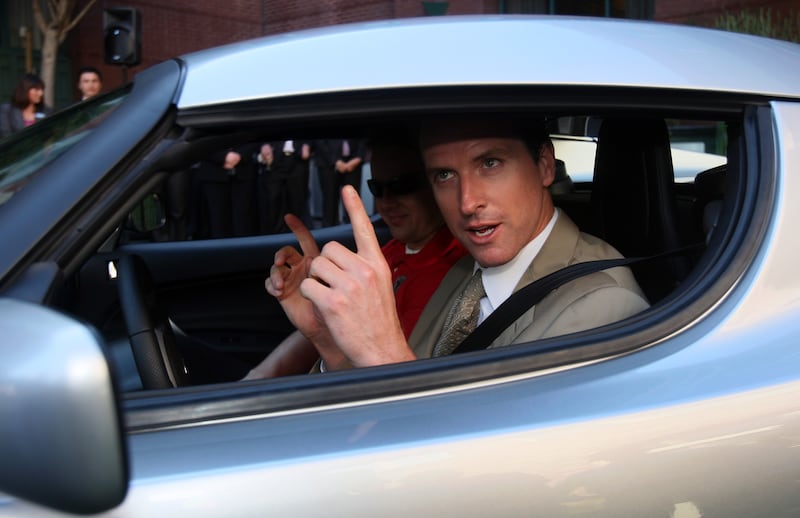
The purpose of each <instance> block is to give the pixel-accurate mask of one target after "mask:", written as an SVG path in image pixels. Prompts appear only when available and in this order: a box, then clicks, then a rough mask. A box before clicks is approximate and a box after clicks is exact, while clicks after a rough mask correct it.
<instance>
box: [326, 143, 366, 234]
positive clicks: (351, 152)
mask: <svg viewBox="0 0 800 518" xmlns="http://www.w3.org/2000/svg"><path fill="white" fill-rule="evenodd" d="M365 154H366V149H365V145H364V142H363V141H361V140H355V139H326V140H318V141H317V142H316V143H315V145H314V160H315V161H316V164H317V170H318V174H319V182H320V188H321V190H322V226H324V227H330V226H333V225H338V224H339V222H340V219H339V193H340V191H341V189H342V187H344V186H345V185H352V186H353V187H354V188H355V189H356V191H359V190H360V189H359V188H360V187H361V170H362V168H363V165H364V161H365ZM345 219H346V218H345Z"/></svg>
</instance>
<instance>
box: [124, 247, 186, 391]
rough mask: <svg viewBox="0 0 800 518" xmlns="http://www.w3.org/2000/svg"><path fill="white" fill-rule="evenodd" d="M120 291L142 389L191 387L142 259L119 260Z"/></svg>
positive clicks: (147, 269)
mask: <svg viewBox="0 0 800 518" xmlns="http://www.w3.org/2000/svg"><path fill="white" fill-rule="evenodd" d="M117 288H118V290H119V300H120V304H121V306H122V314H123V316H124V317H125V325H126V327H127V329H128V338H129V339H130V342H131V348H132V349H133V359H134V360H135V361H136V368H137V370H138V371H139V376H140V377H141V378H142V386H143V387H144V388H145V389H159V388H171V387H179V386H182V385H188V384H189V383H188V382H189V374H188V371H187V370H186V366H185V365H184V362H183V359H182V358H181V355H180V354H179V352H178V347H177V344H176V342H175V335H174V333H173V332H172V327H171V326H170V323H169V319H168V318H167V315H166V313H165V312H164V311H163V309H162V308H161V307H160V306H159V305H158V303H157V299H156V290H155V284H154V282H153V277H152V275H151V274H150V269H149V268H148V267H147V264H145V262H144V260H143V259H142V258H141V257H139V256H138V255H130V254H126V255H123V256H121V257H120V258H119V260H118V261H117Z"/></svg>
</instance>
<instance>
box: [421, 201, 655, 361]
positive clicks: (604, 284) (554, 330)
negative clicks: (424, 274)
mask: <svg viewBox="0 0 800 518" xmlns="http://www.w3.org/2000/svg"><path fill="white" fill-rule="evenodd" d="M618 257H622V256H621V255H620V254H619V252H617V251H616V250H615V249H614V248H613V247H612V246H611V245H609V244H608V243H606V242H605V241H603V240H601V239H598V238H596V237H594V236H590V235H589V234H584V233H582V232H580V231H579V230H578V227H577V226H576V225H575V223H573V222H572V220H571V219H569V217H567V215H566V214H565V213H564V212H563V211H561V212H559V215H558V219H557V220H556V224H555V226H554V227H553V230H552V232H551V233H550V235H549V236H548V238H547V240H546V241H545V243H544V245H543V246H542V249H541V250H540V251H539V253H538V254H537V256H536V258H535V259H534V260H533V262H532V263H531V264H530V266H529V267H528V269H527V270H526V272H525V274H523V276H522V279H520V281H519V283H518V284H517V286H516V288H515V289H514V291H517V290H519V289H520V288H522V287H523V286H525V285H527V284H529V283H531V282H533V281H535V280H536V279H539V278H541V277H543V276H545V275H547V274H549V273H552V272H555V271H556V270H560V269H561V268H564V267H565V266H568V265H570V264H574V263H582V262H586V261H594V260H597V259H613V258H618ZM473 265H474V260H473V259H472V258H471V257H470V256H467V257H464V258H463V259H461V260H460V261H459V262H457V263H456V264H455V265H453V267H452V268H451V269H450V271H449V272H448V273H447V275H446V276H445V277H444V279H443V280H442V283H441V284H440V285H439V288H438V289H437V290H436V291H435V292H434V294H433V296H432V297H431V300H430V301H429V302H428V304H427V306H425V309H424V310H423V311H422V315H421V316H420V319H419V321H418V322H417V325H416V326H415V327H414V331H413V332H412V333H411V336H410V337H409V344H410V345H411V348H412V349H413V350H414V353H415V354H416V355H417V358H430V357H431V354H432V351H433V346H434V345H435V344H436V341H437V340H438V338H439V335H440V333H441V330H442V327H443V326H444V321H445V318H446V317H447V313H448V312H449V310H450V305H451V304H452V302H453V301H455V300H456V297H457V296H458V294H459V293H461V291H462V290H463V289H464V286H466V284H467V281H468V280H469V278H470V276H471V275H472V271H473ZM648 306H649V304H648V302H647V298H646V297H645V295H644V293H643V292H642V290H641V289H640V288H639V285H638V284H637V283H636V279H634V277H633V274H632V273H631V271H630V269H628V268H612V269H608V270H603V271H601V272H596V273H592V274H589V275H584V276H583V277H579V278H578V279H575V280H573V281H571V282H569V283H567V284H564V285H562V286H561V287H559V288H557V289H555V290H554V291H553V292H552V293H550V294H549V295H547V296H546V297H545V298H544V299H542V300H541V302H539V304H537V305H536V306H533V307H532V308H531V309H529V310H528V311H526V312H525V313H524V314H523V315H522V316H521V317H520V318H519V319H517V320H516V321H515V322H514V323H513V324H512V325H511V326H510V327H509V328H508V329H506V330H505V331H504V332H503V333H501V334H500V336H499V337H497V339H496V340H495V341H494V342H492V344H491V346H490V347H501V346H504V345H509V344H515V343H522V342H528V341H532V340H537V339H540V338H547V337H551V336H558V335H563V334H567V333H574V332H577V331H583V330H585V329H591V328H593V327H599V326H602V325H605V324H610V323H612V322H616V321H618V320H622V319H624V318H626V317H629V316H631V315H634V314H636V313H639V312H640V311H643V310H645V309H646V308H647V307H648Z"/></svg>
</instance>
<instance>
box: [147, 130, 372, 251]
mask: <svg viewBox="0 0 800 518" xmlns="http://www.w3.org/2000/svg"><path fill="white" fill-rule="evenodd" d="M368 160H369V153H368V149H367V146H366V144H365V142H364V141H363V140H358V139H325V140H314V141H294V140H281V141H271V142H255V143H248V144H243V145H241V146H237V147H234V148H231V149H227V150H223V151H219V152H215V153H212V154H210V155H209V156H208V157H206V158H205V159H204V160H202V161H200V162H198V163H196V164H194V165H193V166H192V167H191V168H190V169H189V170H187V171H183V172H180V173H177V174H173V175H171V177H170V179H169V180H168V182H167V184H166V186H165V191H164V192H162V193H161V199H162V201H163V203H164V205H165V207H166V217H167V222H168V224H167V227H166V228H165V229H164V231H163V232H161V233H159V235H158V236H157V239H160V240H169V241H180V240H186V239H215V238H224V237H242V236H252V235H264V234H275V233H282V232H289V229H288V227H287V226H286V224H285V223H284V220H283V216H284V214H287V213H292V214H295V215H296V216H298V217H299V218H300V219H301V220H302V221H303V223H305V224H306V225H307V226H308V227H309V228H320V227H327V226H333V225H338V224H340V223H343V222H347V217H346V213H344V212H343V211H342V209H341V203H340V199H339V193H340V191H341V188H342V186H344V185H352V186H353V187H354V188H355V189H356V190H358V191H360V192H362V191H365V190H364V189H361V185H362V183H363V182H364V181H365V180H366V178H365V177H364V168H365V166H366V165H367V163H368Z"/></svg>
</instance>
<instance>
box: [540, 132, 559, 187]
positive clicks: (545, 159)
mask: <svg viewBox="0 0 800 518" xmlns="http://www.w3.org/2000/svg"><path fill="white" fill-rule="evenodd" d="M537 165H538V166H539V174H541V175H542V185H543V186H544V187H550V185H551V184H552V183H553V181H554V180H555V178H556V155H555V150H554V149H553V143H552V142H551V141H549V140H548V141H547V142H545V143H544V144H542V149H541V151H540V153H539V161H538V162H537Z"/></svg>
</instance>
